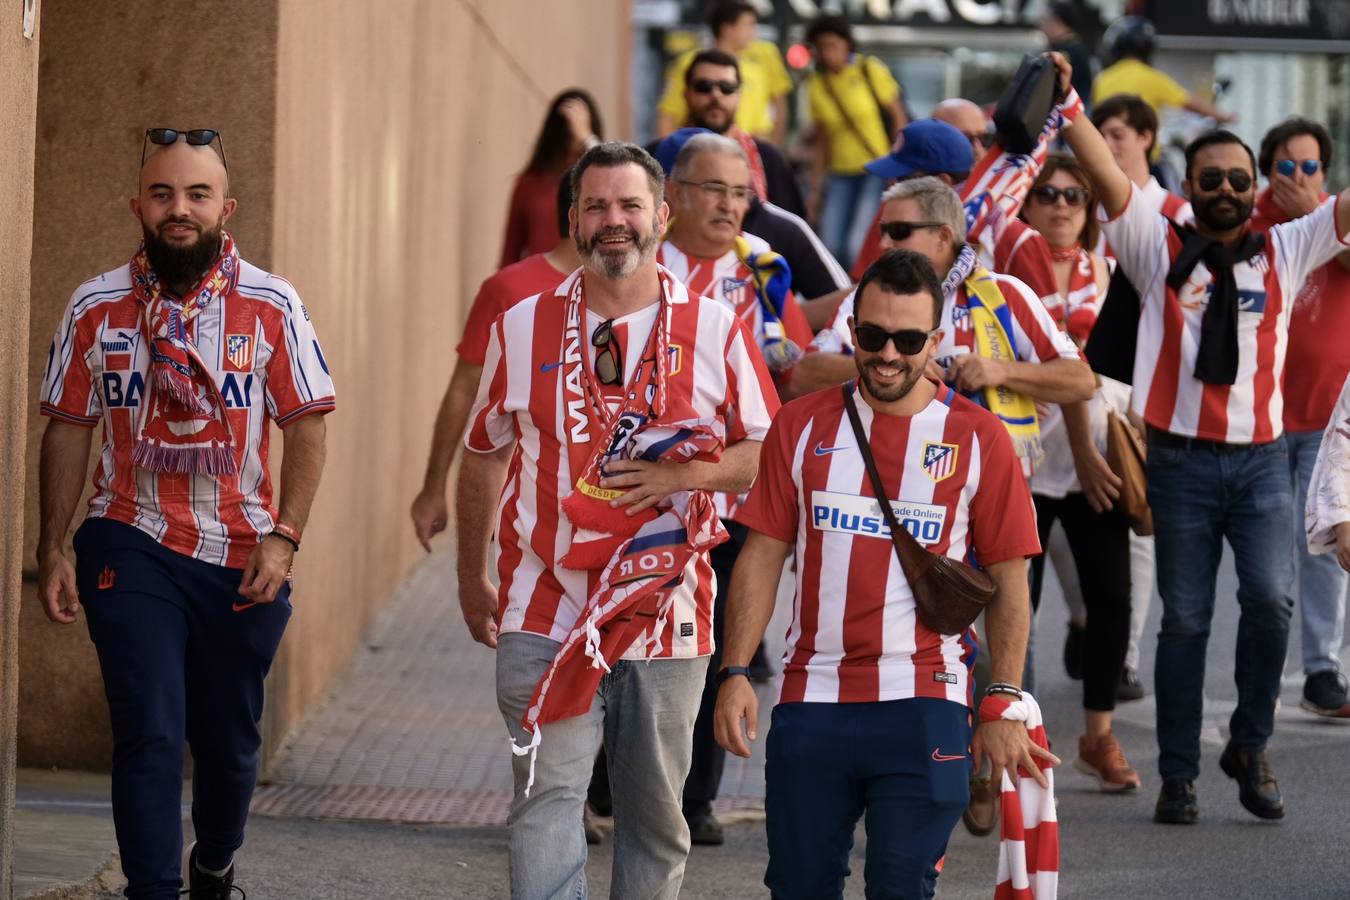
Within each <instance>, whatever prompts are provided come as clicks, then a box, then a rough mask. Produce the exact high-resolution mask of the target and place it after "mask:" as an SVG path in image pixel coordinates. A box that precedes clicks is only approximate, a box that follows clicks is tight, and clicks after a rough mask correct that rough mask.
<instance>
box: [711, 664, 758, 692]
mask: <svg viewBox="0 0 1350 900" xmlns="http://www.w3.org/2000/svg"><path fill="white" fill-rule="evenodd" d="M736 675H744V676H745V677H746V678H749V677H750V667H749V666H723V667H722V668H721V669H720V670H719V671H718V673H717V684H718V686H719V687H720V686H721V684H722V682H724V681H726V680H727V679H728V678H732V677H735V676H736Z"/></svg>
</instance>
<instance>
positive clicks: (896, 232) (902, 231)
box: [877, 221, 942, 242]
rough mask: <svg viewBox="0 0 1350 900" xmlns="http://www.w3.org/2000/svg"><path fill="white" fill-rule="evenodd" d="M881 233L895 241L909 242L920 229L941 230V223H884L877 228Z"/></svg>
mask: <svg viewBox="0 0 1350 900" xmlns="http://www.w3.org/2000/svg"><path fill="white" fill-rule="evenodd" d="M877 227H878V228H880V229H881V233H882V234H884V235H886V237H888V238H890V239H891V240H893V241H896V242H899V241H907V240H909V239H910V238H911V237H913V236H914V232H916V231H918V230H919V229H920V228H941V227H942V223H941V222H899V221H896V222H882V223H881V224H880V225H878V226H877Z"/></svg>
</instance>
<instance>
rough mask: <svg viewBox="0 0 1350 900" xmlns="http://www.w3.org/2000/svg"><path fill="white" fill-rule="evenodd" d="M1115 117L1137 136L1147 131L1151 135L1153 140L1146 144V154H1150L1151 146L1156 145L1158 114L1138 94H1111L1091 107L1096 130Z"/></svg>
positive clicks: (1151, 151)
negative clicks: (1136, 133) (1135, 132)
mask: <svg viewBox="0 0 1350 900" xmlns="http://www.w3.org/2000/svg"><path fill="white" fill-rule="evenodd" d="M1117 116H1119V117H1120V118H1121V119H1122V120H1123V121H1124V122H1125V124H1126V125H1128V126H1130V127H1131V128H1133V129H1134V130H1135V131H1137V132H1138V133H1139V134H1143V133H1144V132H1145V131H1147V132H1148V133H1149V134H1151V135H1153V140H1151V141H1149V142H1148V153H1149V154H1152V153H1153V146H1154V145H1155V144H1157V143H1158V114H1157V113H1156V112H1154V111H1153V107H1151V106H1149V105H1148V104H1147V103H1145V102H1144V101H1143V99H1142V98H1141V97H1140V96H1139V95H1138V94H1112V95H1111V96H1110V97H1107V98H1106V99H1105V100H1103V101H1102V102H1101V103H1097V104H1095V105H1093V107H1092V124H1093V125H1095V126H1096V127H1098V128H1101V127H1102V126H1103V125H1105V124H1106V123H1107V121H1108V120H1110V119H1114V118H1116V117H1117Z"/></svg>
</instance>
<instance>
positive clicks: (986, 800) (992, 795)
mask: <svg viewBox="0 0 1350 900" xmlns="http://www.w3.org/2000/svg"><path fill="white" fill-rule="evenodd" d="M998 807H999V795H998V788H996V787H995V786H994V784H993V782H992V781H991V780H990V778H989V776H988V775H972V776H971V777H970V805H969V806H967V807H966V811H965V812H963V813H961V821H962V822H964V823H965V826H966V831H969V832H970V833H971V834H973V835H975V836H976V837H984V836H985V835H987V834H990V833H991V832H992V831H993V830H994V829H995V828H996V827H998Z"/></svg>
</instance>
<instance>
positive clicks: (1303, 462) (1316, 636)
mask: <svg viewBox="0 0 1350 900" xmlns="http://www.w3.org/2000/svg"><path fill="white" fill-rule="evenodd" d="M1285 440H1286V441H1288V443H1289V473H1290V476H1291V477H1292V479H1293V484H1294V532H1295V534H1294V543H1295V544H1297V545H1298V563H1299V568H1298V605H1299V617H1300V618H1301V619H1302V621H1303V674H1304V675H1313V674H1315V673H1317V672H1326V671H1328V670H1330V671H1340V668H1341V661H1340V658H1339V651H1340V649H1341V638H1342V637H1343V636H1344V634H1345V586H1346V582H1347V576H1346V571H1345V570H1344V569H1342V568H1341V564H1340V563H1338V562H1337V561H1336V554H1334V553H1324V554H1322V555H1320V556H1313V555H1312V554H1311V553H1309V552H1308V538H1307V536H1306V534H1305V531H1304V527H1303V509H1304V507H1305V506H1307V503H1308V482H1309V481H1310V480H1311V479H1312V471H1313V464H1314V463H1315V462H1317V448H1318V447H1319V446H1321V443H1322V432H1320V431H1290V432H1286V434H1285Z"/></svg>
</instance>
